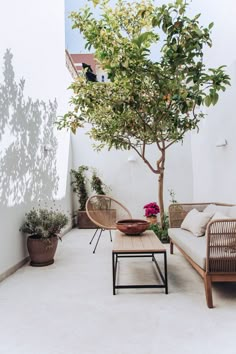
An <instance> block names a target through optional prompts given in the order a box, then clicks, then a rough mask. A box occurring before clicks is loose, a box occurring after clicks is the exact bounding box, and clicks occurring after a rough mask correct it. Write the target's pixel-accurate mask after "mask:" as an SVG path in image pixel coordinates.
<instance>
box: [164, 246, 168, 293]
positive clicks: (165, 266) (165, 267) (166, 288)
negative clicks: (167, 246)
mask: <svg viewBox="0 0 236 354" xmlns="http://www.w3.org/2000/svg"><path fill="white" fill-rule="evenodd" d="M164 273H165V286H166V287H165V290H166V294H168V277H167V256H166V252H165V253H164Z"/></svg>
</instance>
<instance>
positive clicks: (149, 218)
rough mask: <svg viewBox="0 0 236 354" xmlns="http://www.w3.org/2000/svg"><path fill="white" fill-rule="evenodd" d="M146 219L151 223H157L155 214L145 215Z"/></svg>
mask: <svg viewBox="0 0 236 354" xmlns="http://www.w3.org/2000/svg"><path fill="white" fill-rule="evenodd" d="M146 219H147V221H148V222H150V224H152V225H155V224H157V216H147V217H146Z"/></svg>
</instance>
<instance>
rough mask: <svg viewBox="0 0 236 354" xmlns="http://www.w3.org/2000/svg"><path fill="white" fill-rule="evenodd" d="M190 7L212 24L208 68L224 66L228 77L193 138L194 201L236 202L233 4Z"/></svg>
mask: <svg viewBox="0 0 236 354" xmlns="http://www.w3.org/2000/svg"><path fill="white" fill-rule="evenodd" d="M193 6H195V7H198V11H199V12H202V13H203V14H204V20H205V21H206V22H208V23H209V22H211V21H213V22H214V24H215V26H214V28H213V34H212V39H213V47H212V48H211V49H209V50H207V52H206V54H207V56H206V59H207V64H208V65H209V66H210V67H214V66H219V65H223V64H226V65H227V66H228V68H227V72H228V73H229V75H230V76H231V87H230V88H228V89H227V90H226V92H225V93H222V94H221V95H220V100H219V102H218V104H217V105H216V106H215V107H211V108H209V109H205V112H206V113H207V116H206V118H205V119H204V121H203V122H202V124H201V126H200V132H199V134H193V137H192V154H193V176H194V180H193V186H194V200H195V201H222V202H229V203H230V202H231V203H235V202H236V192H235V188H234V186H235V177H236V165H235V156H236V140H235V136H236V134H235V132H236V119H235V97H236V47H235V45H234V43H235V34H236V30H235V16H236V6H235V1H233V0H226V1H224V6H222V3H220V2H217V1H213V0H212V1H205V2H204V4H203V3H202V2H200V4H197V2H196V1H194V4H193ZM219 139H227V141H228V145H227V146H226V147H221V148H220V147H216V143H217V141H218V140H219Z"/></svg>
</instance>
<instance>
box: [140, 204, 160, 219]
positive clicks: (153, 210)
mask: <svg viewBox="0 0 236 354" xmlns="http://www.w3.org/2000/svg"><path fill="white" fill-rule="evenodd" d="M143 208H144V209H145V216H146V219H147V221H149V222H150V224H156V223H157V214H159V213H160V208H159V206H158V205H157V203H155V202H152V203H149V204H146V205H144V207H143Z"/></svg>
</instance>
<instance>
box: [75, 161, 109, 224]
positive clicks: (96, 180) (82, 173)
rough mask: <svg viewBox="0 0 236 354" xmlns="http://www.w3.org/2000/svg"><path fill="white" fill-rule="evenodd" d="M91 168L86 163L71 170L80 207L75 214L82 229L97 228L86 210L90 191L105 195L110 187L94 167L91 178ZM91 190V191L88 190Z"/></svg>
mask: <svg viewBox="0 0 236 354" xmlns="http://www.w3.org/2000/svg"><path fill="white" fill-rule="evenodd" d="M89 170H90V168H89V167H88V166H85V165H81V166H79V167H78V169H77V170H74V169H72V170H71V177H72V182H71V185H72V188H73V192H74V193H76V195H77V197H78V203H79V209H78V211H77V212H76V214H75V216H76V218H77V222H76V223H77V226H78V228H80V229H96V228H97V226H96V225H95V224H94V223H93V222H92V221H91V220H90V219H89V217H88V216H87V213H86V211H85V205H86V202H87V200H88V198H89V191H90V190H91V191H92V192H95V193H96V194H99V195H104V194H106V193H105V190H107V189H108V188H107V187H106V185H105V184H104V183H103V182H102V180H101V178H100V177H99V176H98V174H97V171H96V169H92V176H91V178H88V177H87V173H89ZM88 190H89V191H88Z"/></svg>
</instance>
